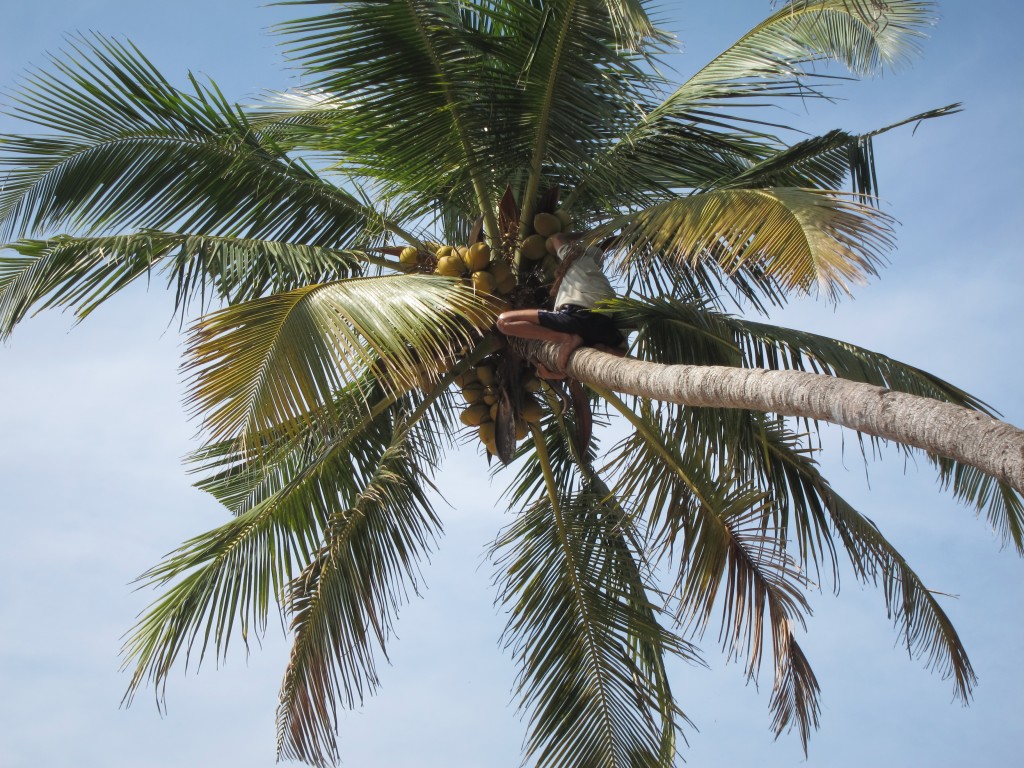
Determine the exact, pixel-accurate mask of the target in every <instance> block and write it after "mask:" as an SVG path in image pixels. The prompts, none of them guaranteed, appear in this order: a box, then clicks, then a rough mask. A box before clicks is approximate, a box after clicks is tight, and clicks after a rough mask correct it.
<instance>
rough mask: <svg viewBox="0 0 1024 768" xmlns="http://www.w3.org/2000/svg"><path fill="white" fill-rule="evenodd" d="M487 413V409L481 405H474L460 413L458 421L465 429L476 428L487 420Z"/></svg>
mask: <svg viewBox="0 0 1024 768" xmlns="http://www.w3.org/2000/svg"><path fill="white" fill-rule="evenodd" d="M487 411H488V408H487V406H486V405H484V404H483V403H476V404H475V405H471V406H469V408H467V409H466V410H464V411H463V412H462V413H460V414H459V419H460V420H461V421H462V423H463V424H465V425H466V426H467V427H476V426H479V425H480V424H482V423H483V422H484V421H485V420H486V419H487Z"/></svg>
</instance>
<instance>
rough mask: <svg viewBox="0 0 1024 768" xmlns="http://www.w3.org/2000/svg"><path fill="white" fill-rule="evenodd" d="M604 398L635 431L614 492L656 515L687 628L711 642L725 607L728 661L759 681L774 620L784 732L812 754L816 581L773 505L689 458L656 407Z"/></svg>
mask: <svg viewBox="0 0 1024 768" xmlns="http://www.w3.org/2000/svg"><path fill="white" fill-rule="evenodd" d="M601 394H602V396H603V397H605V399H607V400H608V402H609V403H610V404H611V405H613V406H614V407H615V408H616V410H618V411H619V413H621V414H622V415H623V416H625V417H626V419H627V420H628V421H629V422H630V423H631V424H632V426H633V428H634V433H633V435H632V436H630V437H627V438H625V439H624V440H623V441H622V442H621V443H620V444H619V446H617V449H616V455H615V456H613V457H612V459H611V461H610V468H611V469H612V470H613V471H614V472H615V473H616V475H617V476H618V477H619V480H618V482H617V483H616V484H615V485H614V486H613V487H614V488H615V490H616V492H617V493H619V494H621V495H622V496H623V497H626V498H631V499H634V500H636V503H637V505H638V508H641V509H645V510H647V513H648V514H649V515H650V518H651V525H652V528H653V531H654V538H653V542H652V546H653V547H654V548H655V549H656V550H657V551H659V552H660V553H661V554H660V557H661V558H663V559H665V560H672V559H677V563H676V566H675V570H676V573H677V576H676V582H675V585H674V587H673V589H672V595H673V596H674V598H675V600H676V601H677V609H676V618H677V620H678V621H679V622H680V623H681V624H683V625H685V626H688V627H689V628H690V629H691V631H693V632H696V633H697V634H702V633H703V632H704V630H705V629H706V627H707V625H708V623H709V621H710V619H711V616H712V615H713V613H714V612H715V609H716V606H718V607H720V610H721V615H722V619H721V626H720V637H721V640H722V644H723V647H724V649H725V652H726V654H727V656H728V657H729V658H730V659H742V660H743V665H744V669H745V671H746V674H747V675H748V676H749V677H751V678H754V677H756V676H757V674H758V671H759V669H760V665H761V660H762V656H763V653H764V647H763V643H764V634H765V629H766V628H765V617H766V615H767V618H768V628H769V629H770V634H771V639H772V649H773V656H774V660H775V684H774V690H775V695H773V697H772V700H771V703H770V706H771V708H772V716H773V723H774V727H776V729H777V730H779V731H781V730H784V729H786V728H788V727H791V726H792V725H793V724H796V725H797V727H798V728H799V731H800V734H801V738H802V740H803V744H804V748H805V749H806V738H807V735H808V734H809V733H810V731H811V730H812V729H813V728H814V727H815V725H816V724H817V722H818V713H819V709H820V705H819V702H818V685H817V681H816V680H815V678H814V675H813V673H812V672H810V669H809V667H807V666H806V660H805V659H804V658H803V655H802V654H801V653H799V652H798V647H797V646H796V645H795V641H794V640H793V638H792V629H791V628H792V626H793V625H794V624H800V625H801V626H803V624H804V615H805V614H807V613H809V612H810V608H809V606H808V604H807V601H806V598H805V597H804V594H803V590H804V588H805V587H806V585H807V574H806V573H805V572H804V571H803V570H802V569H801V568H800V567H799V565H798V564H797V563H796V562H794V561H793V559H792V558H791V556H790V555H789V553H788V551H787V549H786V544H787V542H786V539H785V537H784V536H782V535H780V531H779V530H778V529H777V527H776V526H775V525H774V524H773V523H772V520H771V516H770V514H767V513H766V508H765V496H764V495H763V494H762V493H760V492H759V491H757V489H756V488H754V487H752V486H747V485H744V484H743V483H741V482H739V481H738V479H737V478H735V477H731V476H728V475H721V474H719V475H715V474H714V473H713V471H712V467H711V466H709V459H710V457H702V456H701V455H700V453H699V450H698V449H697V448H698V447H697V446H693V445H689V446H687V451H686V452H685V453H683V452H682V451H681V450H680V449H679V447H678V446H679V445H681V444H680V443H678V442H677V441H676V439H675V436H674V435H671V434H667V433H666V431H665V429H664V427H663V425H661V424H660V423H659V422H658V420H657V419H656V418H655V416H654V414H652V413H651V412H650V410H649V409H648V408H646V407H643V406H642V407H641V408H640V412H639V413H637V412H634V411H633V410H632V409H630V408H629V407H628V406H627V405H626V404H625V403H624V402H622V401H621V400H619V399H618V398H617V397H616V396H615V395H613V394H611V393H608V392H602V393H601ZM676 552H678V555H674V553H676ZM794 649H796V651H794Z"/></svg>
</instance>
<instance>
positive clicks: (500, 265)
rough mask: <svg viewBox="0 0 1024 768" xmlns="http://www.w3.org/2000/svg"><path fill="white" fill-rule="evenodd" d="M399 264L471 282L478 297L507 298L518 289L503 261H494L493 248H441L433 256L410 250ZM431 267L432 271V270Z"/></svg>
mask: <svg viewBox="0 0 1024 768" xmlns="http://www.w3.org/2000/svg"><path fill="white" fill-rule="evenodd" d="M398 258H399V261H400V262H401V263H402V264H404V265H406V266H407V267H410V268H419V269H423V270H425V271H431V272H433V273H434V274H436V275H444V276H445V277H461V278H465V279H467V280H468V281H470V282H471V283H472V285H473V289H474V290H476V291H477V292H478V293H483V294H487V295H489V296H494V297H499V298H505V297H508V296H509V295H510V294H511V293H512V292H513V291H514V290H515V287H516V276H515V274H514V273H513V272H512V267H511V266H509V263H508V262H507V261H505V260H504V259H500V258H496V259H493V260H492V253H491V246H489V245H488V244H487V243H473V245H469V246H465V245H458V246H454V245H441V246H438V247H437V249H436V251H435V252H434V253H424V252H423V251H420V250H419V249H417V248H414V247H412V246H409V247H407V248H403V249H402V252H401V254H399V257H398ZM431 267H432V268H431Z"/></svg>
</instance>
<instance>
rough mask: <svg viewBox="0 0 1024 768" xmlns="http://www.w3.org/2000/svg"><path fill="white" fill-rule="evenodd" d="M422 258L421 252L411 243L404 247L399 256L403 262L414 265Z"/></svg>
mask: <svg viewBox="0 0 1024 768" xmlns="http://www.w3.org/2000/svg"><path fill="white" fill-rule="evenodd" d="M419 259H420V252H419V251H418V250H416V249H415V248H413V247H412V246H411V245H410V246H407V247H406V248H403V249H402V252H401V253H400V254H399V256H398V260H399V261H400V262H402V263H403V264H407V265H409V266H413V265H415V264H416V262H417V261H419Z"/></svg>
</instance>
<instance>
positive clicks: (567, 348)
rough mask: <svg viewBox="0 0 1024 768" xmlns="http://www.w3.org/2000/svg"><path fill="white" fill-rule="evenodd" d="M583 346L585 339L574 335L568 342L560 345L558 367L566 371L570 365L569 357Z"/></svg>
mask: <svg viewBox="0 0 1024 768" xmlns="http://www.w3.org/2000/svg"><path fill="white" fill-rule="evenodd" d="M582 346H583V337H582V336H577V335H576V334H573V335H572V337H571V338H570V339H569V340H568V341H564V342H562V343H561V344H559V345H558V367H559V368H560V369H562V370H563V371H564V370H565V366H567V365H568V364H569V355H571V354H572V353H573V352H575V351H576V350H577V349H579V348H580V347H582Z"/></svg>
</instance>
